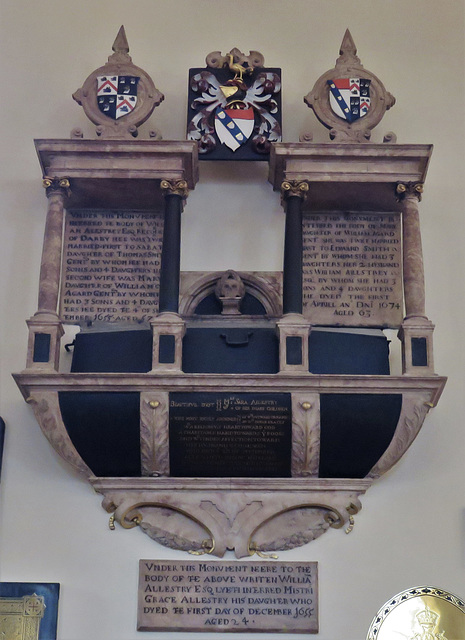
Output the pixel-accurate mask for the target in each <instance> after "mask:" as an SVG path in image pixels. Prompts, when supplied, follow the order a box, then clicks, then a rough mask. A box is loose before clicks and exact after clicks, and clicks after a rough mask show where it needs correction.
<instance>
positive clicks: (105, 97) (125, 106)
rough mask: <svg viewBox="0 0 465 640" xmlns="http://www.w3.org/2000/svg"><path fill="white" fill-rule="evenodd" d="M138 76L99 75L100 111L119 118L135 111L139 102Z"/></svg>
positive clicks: (110, 116) (98, 100) (98, 102)
mask: <svg viewBox="0 0 465 640" xmlns="http://www.w3.org/2000/svg"><path fill="white" fill-rule="evenodd" d="M139 79H140V78H138V77H137V76H98V77H97V83H98V88H97V104H98V108H99V109H100V111H101V112H102V113H103V114H104V115H106V116H108V117H109V118H112V119H113V120H118V118H121V117H122V116H125V115H127V114H128V113H131V111H133V109H134V107H135V106H136V103H137V85H138V84H139Z"/></svg>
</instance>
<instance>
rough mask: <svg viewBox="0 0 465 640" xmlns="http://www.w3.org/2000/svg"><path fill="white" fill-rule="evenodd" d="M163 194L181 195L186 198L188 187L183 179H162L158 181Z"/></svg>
mask: <svg viewBox="0 0 465 640" xmlns="http://www.w3.org/2000/svg"><path fill="white" fill-rule="evenodd" d="M160 187H161V189H162V193H163V195H164V196H181V197H182V198H187V196H188V195H189V189H188V187H187V182H186V181H185V180H162V181H161V183H160Z"/></svg>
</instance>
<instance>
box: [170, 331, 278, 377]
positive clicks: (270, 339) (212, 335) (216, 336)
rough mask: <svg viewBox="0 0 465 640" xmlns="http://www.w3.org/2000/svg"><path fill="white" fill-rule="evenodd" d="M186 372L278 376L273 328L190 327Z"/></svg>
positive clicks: (185, 351)
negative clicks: (274, 374)
mask: <svg viewBox="0 0 465 640" xmlns="http://www.w3.org/2000/svg"><path fill="white" fill-rule="evenodd" d="M182 369H183V371H184V372H185V373H278V371H279V343H278V338H277V336H276V332H275V330H274V329H261V328H255V327H252V328H247V327H245V328H243V329H242V328H241V329H238V328H231V327H224V328H223V329H220V328H208V329H207V328H202V329H196V328H189V329H188V330H187V332H186V335H185V336H184V341H183V352H182Z"/></svg>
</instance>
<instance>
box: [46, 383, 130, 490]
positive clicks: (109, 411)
mask: <svg viewBox="0 0 465 640" xmlns="http://www.w3.org/2000/svg"><path fill="white" fill-rule="evenodd" d="M59 398H60V409H61V414H62V417H63V422H64V423H65V427H66V430H67V432H68V434H69V437H70V438H71V440H72V442H73V444H74V446H75V447H76V449H77V451H78V453H79V455H80V456H81V458H82V459H83V460H84V462H85V463H86V464H87V465H88V466H89V467H90V468H91V469H92V472H93V473H94V474H95V475H96V476H103V477H105V476H107V477H113V476H115V477H120V476H123V477H124V476H131V477H132V476H140V474H141V466H140V409H139V404H140V400H139V394H138V393H114V392H102V393H94V392H72V391H63V392H60V393H59Z"/></svg>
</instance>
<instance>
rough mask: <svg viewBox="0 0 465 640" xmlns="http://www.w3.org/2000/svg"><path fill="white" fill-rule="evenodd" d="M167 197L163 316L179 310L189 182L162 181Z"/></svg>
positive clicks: (161, 292)
mask: <svg viewBox="0 0 465 640" xmlns="http://www.w3.org/2000/svg"><path fill="white" fill-rule="evenodd" d="M161 188H162V189H163V195H164V196H165V219H164V226H163V248H162V253H161V268H160V297H159V304H158V311H159V313H163V312H166V311H171V312H172V313H177V312H178V308H179V273H180V265H181V214H182V209H183V201H184V198H186V197H187V193H188V190H187V183H186V181H185V180H177V181H168V180H162V182H161Z"/></svg>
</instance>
